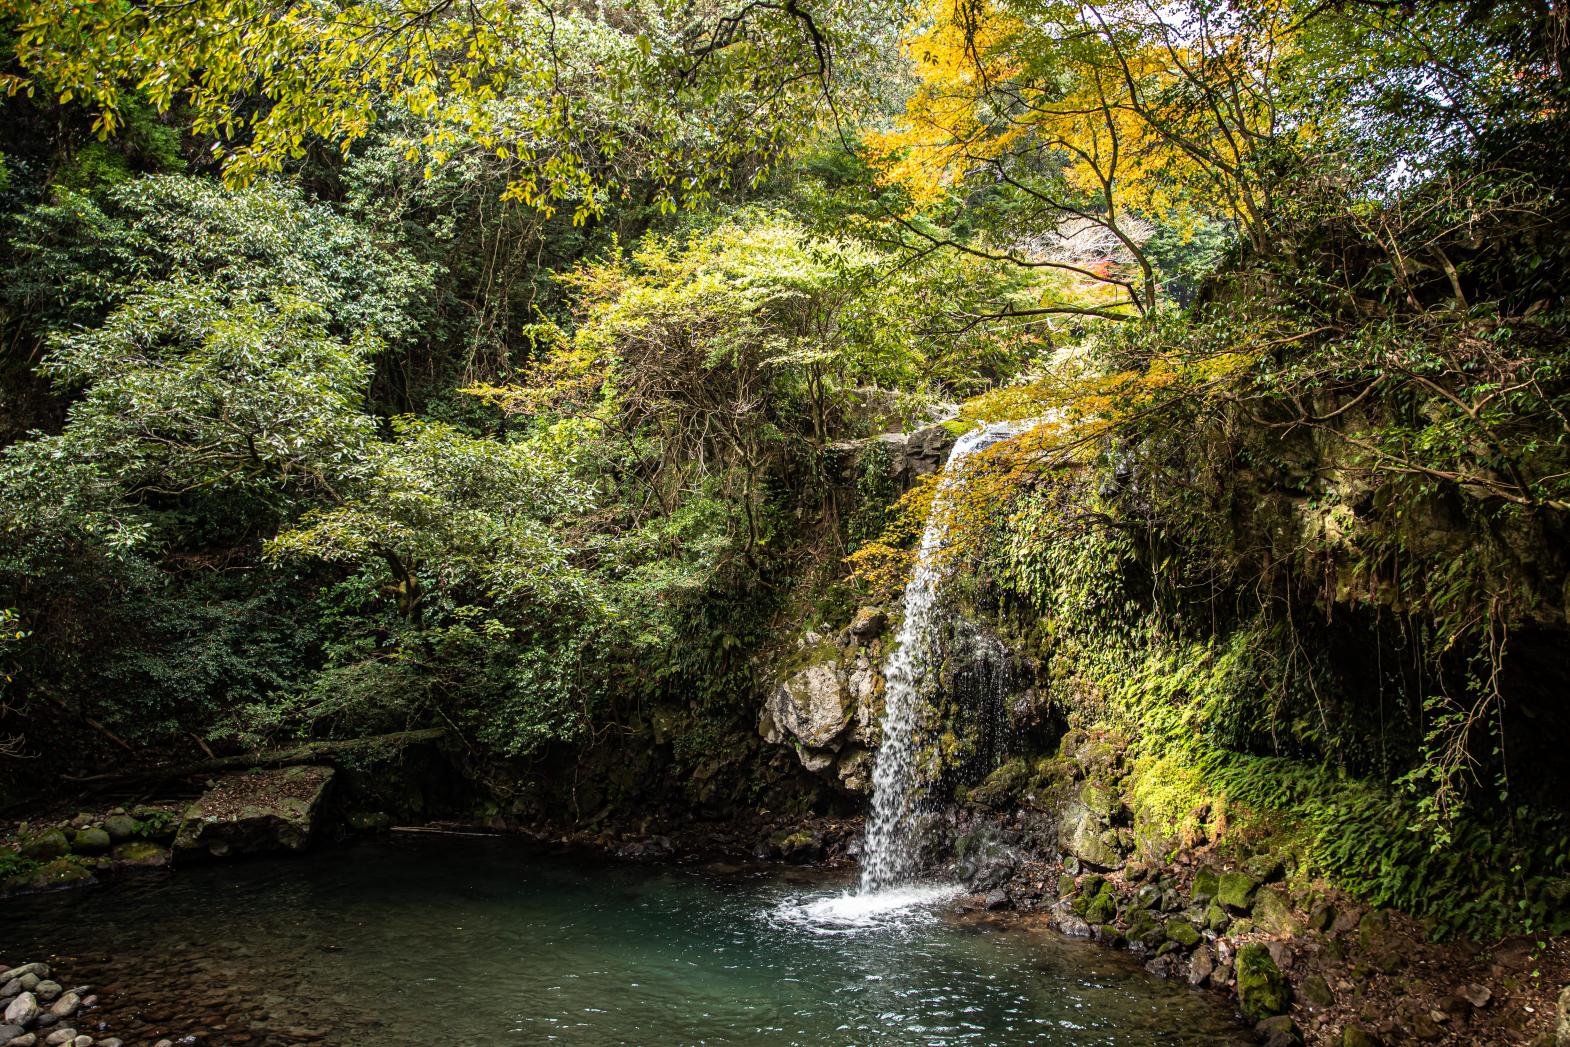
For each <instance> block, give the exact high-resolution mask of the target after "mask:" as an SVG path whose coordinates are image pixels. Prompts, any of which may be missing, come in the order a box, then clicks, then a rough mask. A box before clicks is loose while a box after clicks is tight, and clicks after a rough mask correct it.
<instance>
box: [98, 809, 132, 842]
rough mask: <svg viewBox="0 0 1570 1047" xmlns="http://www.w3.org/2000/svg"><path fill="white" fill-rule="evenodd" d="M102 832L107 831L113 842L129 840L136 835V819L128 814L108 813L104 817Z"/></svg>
mask: <svg viewBox="0 0 1570 1047" xmlns="http://www.w3.org/2000/svg"><path fill="white" fill-rule="evenodd" d="M104 832H106V833H108V834H109V838H110V839H111V840H113V841H114V842H115V843H119V842H121V841H122V840H129V839H130V838H131V837H132V836H135V835H136V819H135V818H132V817H131V816H130V815H129V814H115V815H110V816H109V817H108V818H105V819H104Z"/></svg>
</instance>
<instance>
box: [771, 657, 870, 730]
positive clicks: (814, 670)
mask: <svg viewBox="0 0 1570 1047" xmlns="http://www.w3.org/2000/svg"><path fill="white" fill-rule="evenodd" d="M764 711H765V713H766V714H767V716H768V718H769V720H770V721H771V722H772V724H773V725H774V727H775V728H777V730H776V731H774V732H772V733H774V734H775V735H777V736H779V735H781V734H783V736H788V737H790V738H794V739H795V740H796V741H797V742H799V743H800V744H801V745H803V746H805V747H806V748H808V749H825V748H828V747H829V746H831V745H833V744H834V743H835V742H836V741H838V740H839V738H840V736H841V735H843V734H844V733H845V731H846V730H847V729H848V728H849V727H850V721H851V717H852V716H853V715H854V714H855V711H856V703H855V701H854V699H853V698H852V696H851V693H850V688H849V687H848V686H847V682H846V679H845V674H844V673H843V672H842V671H841V670H840V667H839V665H838V664H837V663H835V662H832V661H824V662H822V663H820V664H817V665H809V666H808V667H806V668H805V669H802V670H800V671H799V672H796V673H793V674H791V675H790V676H788V677H786V678H785V679H784V680H782V681H781V682H780V685H779V686H778V687H776V688H774V690H773V692H772V693H771V694H770V695H769V698H768V701H767V703H766V706H765V710H764ZM770 733H771V732H769V731H768V730H765V731H764V734H765V736H767V735H768V734H770Z"/></svg>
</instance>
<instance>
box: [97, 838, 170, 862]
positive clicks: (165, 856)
mask: <svg viewBox="0 0 1570 1047" xmlns="http://www.w3.org/2000/svg"><path fill="white" fill-rule="evenodd" d="M109 857H110V858H111V859H112V860H113V862H114V867H115V868H117V869H162V868H164V867H165V866H167V865H168V864H169V852H168V851H166V850H164V849H163V848H162V847H160V846H158V845H157V844H156V843H153V842H152V841H151V840H128V841H126V842H125V843H120V844H116V845H115V848H114V850H112V851H110V852H109Z"/></svg>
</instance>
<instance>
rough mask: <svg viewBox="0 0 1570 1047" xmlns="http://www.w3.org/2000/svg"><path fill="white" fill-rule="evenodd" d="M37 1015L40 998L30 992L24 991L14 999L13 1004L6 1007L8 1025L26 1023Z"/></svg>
mask: <svg viewBox="0 0 1570 1047" xmlns="http://www.w3.org/2000/svg"><path fill="white" fill-rule="evenodd" d="M36 1017H38V999H37V997H35V996H34V995H33V994H32V993H30V992H24V993H23V994H22V995H20V996H18V997H17V998H16V999H14V1000H12V1001H11V1005H10V1006H9V1007H7V1008H6V1009H5V1021H6V1024H7V1025H26V1024H27V1023H28V1022H30V1021H32V1020H33V1019H34V1018H36Z"/></svg>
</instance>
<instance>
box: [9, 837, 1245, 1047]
mask: <svg viewBox="0 0 1570 1047" xmlns="http://www.w3.org/2000/svg"><path fill="white" fill-rule="evenodd" d="M914 890H915V892H917V893H914V894H911V895H910V896H907V897H902V898H899V899H890V898H883V899H881V900H878V901H877V904H871V903H869V902H868V900H867V899H866V898H860V897H859V896H855V895H851V894H849V893H848V891H847V885H845V884H824V883H823V882H822V881H821V879H819V878H817V877H813V876H810V875H805V874H803V873H801V872H799V871H781V870H778V869H764V870H744V871H739V872H738V871H734V870H727V869H720V870H712V869H711V870H705V869H703V868H700V867H696V866H663V867H645V866H631V865H618V864H610V863H605V862H600V861H594V860H586V859H584V858H581V857H573V858H568V857H562V856H559V855H550V854H545V853H542V852H540V851H538V850H536V849H532V848H529V847H527V846H524V845H521V844H519V843H517V842H515V841H510V840H477V839H470V838H464V839H454V838H438V839H432V838H429V837H421V838H414V839H410V838H395V839H392V840H389V841H383V842H377V843H367V844H360V845H356V846H353V847H345V848H338V849H333V850H326V851H323V852H321V853H319V854H316V855H314V856H312V857H311V858H309V859H305V860H299V859H295V860H278V861H258V862H251V863H246V864H235V865H227V866H215V867H209V868H202V869H188V870H182V871H181V872H180V873H179V874H178V875H176V876H172V877H168V878H158V879H153V880H148V881H142V882H139V883H131V884H121V885H117V886H111V887H105V888H99V889H94V890H87V891H78V892H74V893H71V894H63V895H52V896H44V897H35V898H27V899H14V900H10V901H7V902H6V903H5V910H6V911H5V914H4V915H5V917H6V918H5V919H4V920H3V921H0V962H15V963H20V962H23V961H24V960H32V959H38V958H49V957H57V958H58V962H59V966H60V969H61V973H63V974H64V975H66V977H68V978H70V979H71V980H73V981H84V980H91V981H92V982H93V983H94V984H95V986H97V987H98V988H99V990H100V991H101V992H102V993H103V994H104V996H105V997H106V999H107V1000H108V1002H109V1009H108V1010H104V1011H100V1012H98V1014H97V1015H96V1016H95V1017H97V1018H100V1019H101V1020H104V1021H106V1022H108V1023H109V1025H110V1028H111V1029H112V1031H113V1032H114V1033H115V1034H116V1035H120V1036H124V1037H125V1038H126V1040H127V1043H128V1044H133V1045H134V1044H136V1043H138V1042H141V1041H143V1040H144V1038H145V1042H148V1043H150V1042H151V1040H152V1039H153V1038H156V1036H157V1035H173V1036H175V1037H176V1038H178V1037H179V1036H180V1035H197V1036H198V1037H199V1042H204V1043H207V1044H227V1043H236V1044H248V1045H258V1047H266V1045H272V1044H293V1043H302V1042H321V1043H330V1044H366V1043H374V1044H388V1045H403V1044H407V1045H411V1047H412V1045H422V1044H465V1045H468V1044H474V1045H484V1044H497V1043H517V1044H533V1043H542V1042H554V1043H562V1044H570V1045H584V1047H600V1045H609V1044H659V1045H665V1044H760V1045H764V1044H767V1045H774V1044H780V1045H784V1044H856V1045H885V1044H886V1045H896V1044H898V1045H901V1047H904V1045H912V1044H933V1045H942V1044H1051V1045H1070V1044H1072V1045H1075V1047H1088V1045H1097V1047H1103V1045H1105V1047H1111V1045H1121V1044H1127V1045H1130V1047H1133V1045H1140V1047H1149V1045H1156V1044H1172V1045H1200V1044H1205V1045H1211V1044H1227V1043H1238V1044H1241V1043H1243V1042H1245V1041H1244V1039H1243V1038H1242V1037H1241V1035H1240V1034H1239V1031H1238V1029H1237V1027H1236V1026H1235V1025H1234V1024H1233V1022H1232V1019H1231V1018H1230V1016H1229V1013H1228V1012H1227V1011H1226V1009H1225V1008H1224V1007H1223V1006H1222V1005H1221V1004H1220V1003H1219V1002H1218V1001H1216V1000H1214V999H1212V998H1210V997H1207V996H1203V995H1200V994H1196V993H1194V992H1192V991H1190V990H1188V989H1186V988H1184V987H1181V986H1176V985H1172V984H1169V983H1165V982H1161V981H1159V980H1156V979H1153V978H1151V977H1149V976H1148V975H1146V974H1145V973H1144V971H1142V970H1141V969H1140V968H1139V967H1138V966H1137V965H1135V964H1133V963H1132V962H1131V961H1130V960H1128V958H1126V957H1124V956H1120V955H1118V954H1114V953H1110V952H1107V951H1106V950H1103V949H1100V948H1099V947H1096V946H1090V945H1086V944H1082V943H1073V942H1067V941H1064V940H1062V939H1059V938H1057V937H1055V936H1051V935H1049V934H1045V933H1036V932H1025V931H1000V930H997V929H992V928H979V927H975V926H966V925H963V924H960V923H957V922H955V921H954V920H952V919H951V918H948V915H947V914H948V910H949V909H950V907H951V906H950V905H947V904H945V899H946V898H947V897H949V896H950V894H951V893H952V890H951V889H947V888H918V889H914ZM858 901H859V908H858ZM895 901H897V902H899V903H900V904H898V905H894V904H892V903H893V902H895ZM91 1027H92V1026H91V1024H89V1025H88V1026H87V1028H89V1029H91ZM128 1033H129V1034H130V1035H127V1034H128ZM193 1042H195V1041H193Z"/></svg>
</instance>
